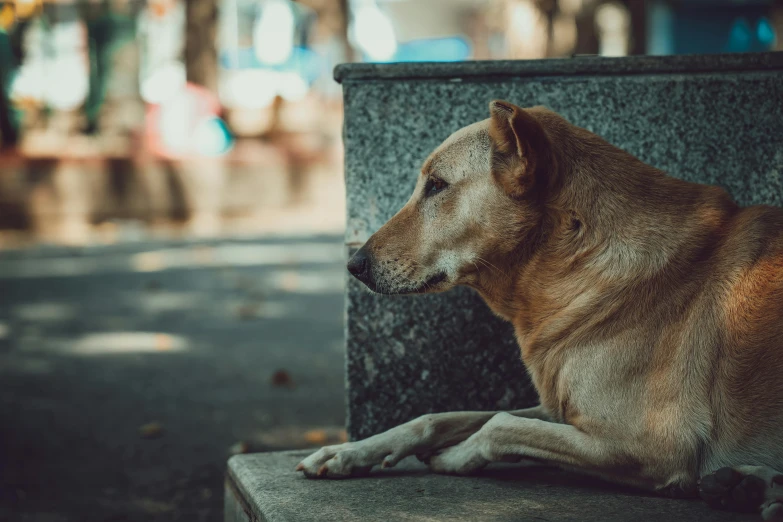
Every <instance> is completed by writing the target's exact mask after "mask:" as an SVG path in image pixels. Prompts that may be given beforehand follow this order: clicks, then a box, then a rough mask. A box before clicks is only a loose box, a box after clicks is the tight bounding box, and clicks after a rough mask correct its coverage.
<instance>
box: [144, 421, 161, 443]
mask: <svg viewBox="0 0 783 522" xmlns="http://www.w3.org/2000/svg"><path fill="white" fill-rule="evenodd" d="M139 435H141V436H142V437H144V438H145V439H157V438H158V437H161V436H162V435H163V425H162V424H161V423H159V422H150V423H147V424H144V425H143V426H141V427H140V428H139Z"/></svg>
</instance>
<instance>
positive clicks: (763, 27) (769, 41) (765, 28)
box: [756, 16, 777, 46]
mask: <svg viewBox="0 0 783 522" xmlns="http://www.w3.org/2000/svg"><path fill="white" fill-rule="evenodd" d="M776 37H777V35H776V34H775V28H774V27H772V24H770V23H769V20H767V17H766V16H765V17H762V18H761V20H759V23H758V25H756V38H758V40H759V42H761V43H763V44H764V45H768V46H772V45H774V43H775V40H776V39H777V38H776Z"/></svg>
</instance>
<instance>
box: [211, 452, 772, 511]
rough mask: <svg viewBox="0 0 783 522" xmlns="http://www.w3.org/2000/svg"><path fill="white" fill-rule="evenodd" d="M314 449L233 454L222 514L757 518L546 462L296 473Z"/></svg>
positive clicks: (411, 464) (411, 463) (408, 464)
mask: <svg viewBox="0 0 783 522" xmlns="http://www.w3.org/2000/svg"><path fill="white" fill-rule="evenodd" d="M309 453H310V452H309V451H286V452H279V453H258V454H253V455H237V456H235V457H232V458H231V460H229V462H228V474H227V477H226V495H225V508H226V509H225V522H260V521H269V522H281V521H297V522H299V521H301V522H307V521H319V522H323V521H332V520H338V521H344V522H351V521H357V522H358V521H363V522H364V521H372V520H383V521H392V520H405V521H411V522H414V521H422V522H423V521H434V520H493V521H503V522H507V521H516V520H519V521H523V520H525V521H527V520H531V521H533V520H558V521H559V520H574V521H577V520H578V521H581V522H589V521H593V520H594V521H601V522H612V521H621V520H622V521H629V520H634V521H647V520H651V521H653V520H655V521H657V520H661V521H663V520H665V521H667V522H668V521H678V520H683V521H684V520H687V521H691V522H699V521H704V522H708V521H709V522H721V521H729V520H732V521H744V520H748V521H750V520H753V521H758V520H760V518H759V516H758V515H745V514H737V513H727V512H721V511H713V510H711V509H709V508H708V507H707V506H706V505H705V504H704V503H702V502H701V501H699V500H672V499H668V498H662V497H657V496H649V495H645V494H643V493H639V492H636V491H632V490H628V489H621V488H618V487H616V486H612V485H609V484H606V483H604V482H602V481H600V480H597V479H591V478H584V477H580V476H577V475H574V474H571V473H566V472H562V471H558V470H553V469H545V468H519V467H509V466H506V467H502V468H498V469H486V470H484V471H483V472H482V473H481V474H479V475H477V476H471V477H456V476H447V475H436V474H434V473H430V472H429V471H428V470H427V469H426V468H425V467H424V465H422V464H420V463H419V462H418V461H417V460H416V459H415V458H408V459H406V460H404V461H402V462H401V463H400V464H398V466H397V467H396V468H394V469H384V470H381V469H376V470H374V471H373V472H372V474H371V475H370V476H369V477H364V478H355V479H347V480H310V479H307V478H305V477H304V476H303V475H302V474H301V473H297V472H294V466H296V464H297V463H298V462H299V461H300V460H301V459H302V458H304V457H305V456H307V455H308V454H309Z"/></svg>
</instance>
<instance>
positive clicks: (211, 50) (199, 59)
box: [185, 0, 218, 94]
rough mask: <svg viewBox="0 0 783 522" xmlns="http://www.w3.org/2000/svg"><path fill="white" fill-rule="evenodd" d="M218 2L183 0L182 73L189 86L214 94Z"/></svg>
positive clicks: (216, 82) (216, 74)
mask: <svg viewBox="0 0 783 522" xmlns="http://www.w3.org/2000/svg"><path fill="white" fill-rule="evenodd" d="M217 24H218V1H217V0H185V70H186V71H187V79H188V82H190V83H195V84H196V85H201V86H202V87H205V88H206V89H209V90H210V91H211V92H213V93H215V94H217V84H218V78H217V76H218V61H217V60H218V56H217Z"/></svg>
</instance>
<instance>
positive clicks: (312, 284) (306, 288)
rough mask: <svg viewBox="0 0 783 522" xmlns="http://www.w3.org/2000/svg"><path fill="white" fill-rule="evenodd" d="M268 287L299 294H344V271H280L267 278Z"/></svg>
mask: <svg viewBox="0 0 783 522" xmlns="http://www.w3.org/2000/svg"><path fill="white" fill-rule="evenodd" d="M266 284H267V286H268V287H271V288H274V289H275V290H281V291H283V292H292V293H297V294H322V293H327V292H335V293H343V290H344V288H345V276H344V275H343V271H342V270H339V271H334V270H329V271H314V272H302V271H294V270H280V271H278V272H275V273H273V274H271V275H270V276H268V277H267V279H266Z"/></svg>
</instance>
